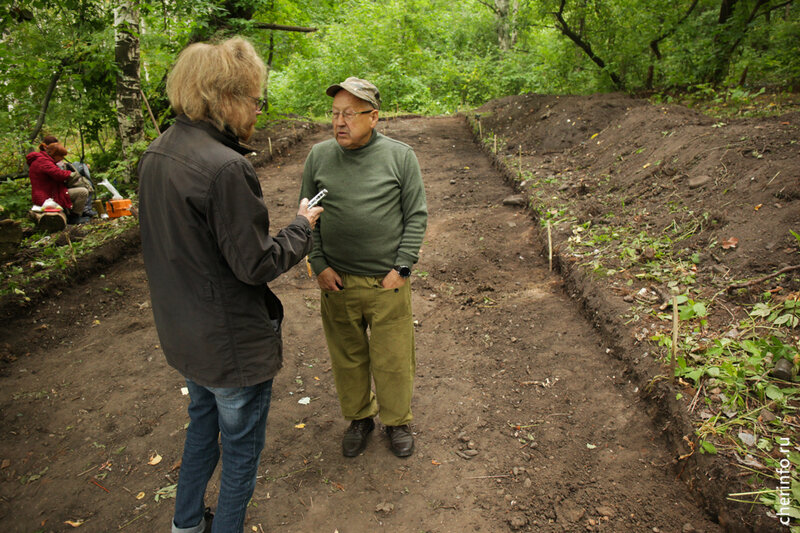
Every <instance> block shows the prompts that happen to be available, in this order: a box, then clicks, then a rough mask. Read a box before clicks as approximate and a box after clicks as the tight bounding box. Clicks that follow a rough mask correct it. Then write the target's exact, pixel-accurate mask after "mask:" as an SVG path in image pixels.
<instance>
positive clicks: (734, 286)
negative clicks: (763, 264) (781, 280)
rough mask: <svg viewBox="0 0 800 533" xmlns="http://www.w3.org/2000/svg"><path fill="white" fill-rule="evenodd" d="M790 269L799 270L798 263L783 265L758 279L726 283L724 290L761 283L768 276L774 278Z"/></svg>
mask: <svg viewBox="0 0 800 533" xmlns="http://www.w3.org/2000/svg"><path fill="white" fill-rule="evenodd" d="M792 270H800V265H794V266H788V267H784V268H782V269H780V270H778V271H777V272H773V273H772V274H768V275H766V276H764V277H761V278H758V279H754V280H750V281H743V282H742V283H732V284H731V285H728V288H727V289H726V290H728V291H730V290H733V289H743V288H745V287H750V286H752V285H757V284H759V283H761V282H762V281H766V280H768V279H770V278H775V277H777V276H780V275H781V274H785V273H787V272H791V271H792Z"/></svg>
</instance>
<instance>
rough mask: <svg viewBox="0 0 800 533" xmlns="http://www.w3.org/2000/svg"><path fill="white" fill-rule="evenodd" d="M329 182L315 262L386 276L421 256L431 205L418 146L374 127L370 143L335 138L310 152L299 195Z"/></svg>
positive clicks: (313, 264)
mask: <svg viewBox="0 0 800 533" xmlns="http://www.w3.org/2000/svg"><path fill="white" fill-rule="evenodd" d="M322 189H328V195H327V196H326V197H325V198H324V199H323V200H322V202H321V203H320V205H321V206H322V207H324V208H325V211H323V212H322V215H321V216H320V218H319V221H318V222H317V225H316V227H315V228H314V247H313V249H312V251H311V253H310V254H309V256H308V258H309V262H310V263H311V268H312V269H313V270H314V273H316V274H319V273H320V272H322V271H323V270H325V269H326V268H327V267H332V268H333V269H334V270H335V271H336V272H345V273H349V274H356V275H360V276H384V275H386V274H387V273H388V272H389V271H390V270H391V269H392V268H393V267H394V266H395V265H407V266H409V267H410V266H411V265H413V264H414V263H416V262H417V260H418V259H419V249H420V246H422V239H423V237H424V236H425V228H426V226H427V222H428V210H427V206H426V203H425V188H424V186H423V183H422V176H421V174H420V170H419V163H418V162H417V157H416V155H414V151H413V150H412V149H411V147H409V146H408V145H407V144H403V143H401V142H399V141H395V140H394V139H390V138H389V137H386V136H385V135H381V134H380V133H378V132H377V131H374V130H373V133H372V138H371V139H370V141H369V143H367V144H366V145H365V146H363V147H361V148H357V149H355V150H345V149H344V148H342V147H341V146H339V143H337V142H336V139H330V140H328V141H324V142H321V143H319V144H317V145H315V146H314V147H313V148H312V149H311V152H310V153H309V155H308V158H307V159H306V164H305V168H304V169H303V184H302V187H301V189H300V198H301V199H302V198H311V197H313V196H314V195H315V194H316V193H317V192H318V191H320V190H322Z"/></svg>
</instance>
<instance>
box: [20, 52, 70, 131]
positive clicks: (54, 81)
mask: <svg viewBox="0 0 800 533" xmlns="http://www.w3.org/2000/svg"><path fill="white" fill-rule="evenodd" d="M62 72H64V66H63V65H59V67H58V69H57V70H56V71H55V72H53V75H52V76H51V77H50V84H49V85H48V86H47V91H45V93H44V98H43V99H42V106H41V108H39V117H38V118H37V119H36V125H35V126H34V127H33V131H32V132H31V134H30V135H29V136H28V142H31V143H32V142H34V141H35V140H36V137H38V136H39V132H40V131H42V126H43V125H44V119H45V117H46V116H47V108H48V107H49V106H50V99H51V98H52V97H53V91H55V90H56V85H58V79H59V78H60V77H61V73H62Z"/></svg>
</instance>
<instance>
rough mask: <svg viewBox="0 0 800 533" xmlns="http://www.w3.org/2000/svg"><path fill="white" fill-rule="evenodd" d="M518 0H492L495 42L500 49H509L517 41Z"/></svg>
mask: <svg viewBox="0 0 800 533" xmlns="http://www.w3.org/2000/svg"><path fill="white" fill-rule="evenodd" d="M518 11H519V0H494V14H495V25H496V27H497V44H498V46H499V47H500V49H501V50H504V51H505V50H510V49H511V48H513V47H514V45H515V44H516V43H517V12H518Z"/></svg>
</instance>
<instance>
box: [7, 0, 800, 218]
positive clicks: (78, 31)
mask: <svg viewBox="0 0 800 533" xmlns="http://www.w3.org/2000/svg"><path fill="white" fill-rule="evenodd" d="M0 17H2V18H0V99H1V100H2V106H3V108H4V109H5V110H7V112H6V113H2V114H0V176H3V181H2V183H1V184H0V195H2V196H0V198H1V199H0V205H2V206H3V207H4V209H5V210H6V211H7V213H6V215H12V216H13V215H22V214H24V211H25V210H27V208H28V207H29V204H28V200H27V198H29V196H27V194H28V190H27V187H29V185H28V183H27V179H25V178H26V167H25V160H24V154H25V153H26V152H27V151H29V150H30V149H32V148H33V147H35V146H36V145H37V144H38V142H39V140H40V139H41V137H42V136H43V135H46V134H51V135H55V136H57V137H58V138H59V139H60V140H61V141H62V142H63V143H64V144H66V145H67V147H68V148H69V149H70V151H71V158H72V159H73V160H77V159H80V160H83V161H85V162H88V163H90V164H91V165H92V168H93V171H94V173H95V175H96V177H97V179H100V178H103V177H108V178H110V179H111V181H112V182H113V183H116V184H117V185H118V186H119V187H121V188H122V189H123V190H125V191H126V192H134V191H135V186H136V183H135V178H134V176H133V173H132V172H131V170H132V168H133V166H134V164H135V160H136V158H137V156H138V154H139V153H140V152H141V150H142V149H143V148H144V146H146V144H147V142H148V141H149V140H152V139H153V138H154V137H155V136H156V135H157V132H158V131H159V130H163V129H164V128H165V127H166V126H167V125H168V124H169V122H170V121H171V120H172V118H173V117H172V116H171V115H170V111H169V106H168V102H167V101H166V97H165V90H164V87H165V79H166V73H167V72H168V71H169V68H170V66H171V64H172V63H173V61H174V59H175V57H176V56H177V54H178V53H179V52H180V50H182V49H183V48H184V47H185V46H187V45H188V44H190V43H192V42H196V41H204V40H209V39H219V38H224V37H227V36H231V35H235V34H236V35H243V36H245V37H247V38H249V39H250V40H252V42H253V43H254V44H255V45H256V47H257V49H258V50H259V52H260V53H261V54H262V55H263V57H264V59H265V61H266V62H267V64H268V66H269V80H268V86H267V87H266V89H265V95H266V96H267V97H268V102H269V107H268V112H267V113H265V115H264V116H263V117H262V118H261V121H262V123H264V122H266V121H270V120H273V119H275V118H277V117H284V118H285V117H292V116H303V117H308V118H321V117H322V116H323V115H324V113H325V111H326V109H327V107H328V106H329V105H330V102H329V101H328V99H327V98H326V97H325V96H324V92H323V89H324V88H325V87H326V86H327V85H329V84H330V83H334V82H337V81H341V80H342V79H344V78H346V77H347V76H350V75H355V76H359V77H363V78H367V79H370V80H372V81H373V82H375V83H376V84H377V85H378V86H379V87H380V88H381V91H382V94H383V96H384V109H385V111H388V112H395V113H403V112H405V113H422V114H441V113H453V112H457V111H459V110H463V109H465V108H473V107H476V106H479V105H481V104H483V103H485V102H487V101H488V100H491V99H494V98H498V97H501V96H505V95H512V94H521V93H526V92H533V93H542V94H590V93H595V92H608V91H624V92H628V93H631V94H637V95H640V96H641V95H645V96H649V97H651V98H653V99H656V100H669V101H673V100H676V99H678V100H680V101H681V103H684V104H687V103H688V105H692V104H693V103H695V102H698V101H702V102H705V103H708V102H712V103H714V102H717V103H725V102H729V101H731V100H733V101H734V103H740V102H742V101H744V100H747V99H752V98H754V97H756V96H757V95H759V94H761V93H762V92H764V91H766V92H768V93H772V94H775V93H777V94H780V93H782V92H792V91H795V92H796V91H797V90H798V89H799V88H800V53H798V52H799V51H800V47H798V43H800V6H798V4H797V2H793V1H791V0H789V1H786V0H685V1H680V2H672V1H666V0H655V1H653V0H648V1H644V0H605V1H602V2H601V1H594V0H577V1H576V0H539V1H532V0H529V1H526V0H467V1H464V2H448V1H441V0H404V1H400V0H377V1H375V0H369V1H366V0H348V1H331V0H327V1H317V0H314V1H312V0H193V1H191V2H187V1H185V0H161V1H158V2H156V1H152V0H123V1H119V2H109V1H107V0H59V1H52V0H11V1H10V2H8V3H6V7H5V8H3V9H2V12H0ZM739 111H740V112H741V109H739ZM156 124H157V125H158V126H157V127H158V130H157V128H156ZM15 178H16V179H15Z"/></svg>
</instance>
